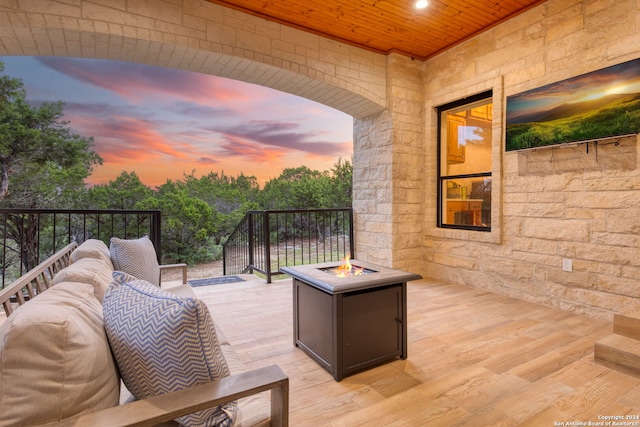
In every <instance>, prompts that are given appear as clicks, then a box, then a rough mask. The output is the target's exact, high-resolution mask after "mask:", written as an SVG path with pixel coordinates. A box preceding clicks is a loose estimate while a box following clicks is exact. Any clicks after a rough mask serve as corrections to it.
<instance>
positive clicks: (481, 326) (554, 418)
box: [194, 280, 640, 427]
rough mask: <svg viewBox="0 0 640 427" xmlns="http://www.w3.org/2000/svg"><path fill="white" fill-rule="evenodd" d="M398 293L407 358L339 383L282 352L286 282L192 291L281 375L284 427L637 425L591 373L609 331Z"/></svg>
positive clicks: (486, 304) (536, 312)
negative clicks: (615, 420) (403, 301)
mask: <svg viewBox="0 0 640 427" xmlns="http://www.w3.org/2000/svg"><path fill="white" fill-rule="evenodd" d="M408 288H409V289H408V310H409V358H408V359H407V360H397V361H394V362H391V363H389V364H386V365H383V366H380V367H377V368H374V369H371V370H369V371H366V372H363V373H360V374H357V375H354V376H351V377H347V378H345V379H344V380H342V381H341V382H335V381H334V380H333V378H332V377H331V375H330V374H328V373H327V372H326V371H324V370H323V369H322V368H320V367H319V366H318V365H316V364H315V362H313V361H312V360H311V359H310V358H309V357H308V356H306V355H305V354H304V353H303V352H302V351H301V350H299V349H297V348H296V347H294V346H293V338H292V324H291V322H292V308H291V305H292V295H291V282H290V280H283V281H277V282H274V283H272V284H265V283H264V282H263V281H260V280H258V281H248V282H244V283H235V284H226V285H216V286H208V287H203V288H194V289H195V292H196V293H197V294H198V296H199V297H200V298H202V299H204V300H205V301H206V302H207V303H208V305H209V307H210V308H211V310H212V314H213V317H214V318H215V319H216V322H218V324H219V326H220V328H221V329H222V330H223V331H224V332H225V334H226V335H227V336H228V338H229V339H230V341H231V343H232V344H233V345H234V347H235V349H236V350H237V352H238V354H239V356H240V357H241V359H243V361H244V362H245V364H246V365H247V366H248V367H249V368H251V367H260V366H266V365H270V364H274V363H275V364H278V365H280V367H281V368H282V369H283V370H284V371H285V372H286V373H287V375H289V378H290V386H291V393H290V407H291V410H290V425H291V426H295V427H299V426H314V427H317V426H334V427H351V426H519V425H531V426H536V427H539V426H554V425H561V424H555V423H567V422H576V421H582V422H585V423H588V422H589V421H591V422H598V421H602V420H601V419H599V417H602V416H611V415H630V416H634V415H640V379H637V378H634V377H631V376H627V375H624V374H621V373H618V372H616V371H613V370H610V369H607V368H604V367H601V366H599V365H596V364H594V363H593V346H594V342H595V341H597V340H598V339H600V338H601V337H603V336H605V335H608V334H609V333H611V324H610V322H605V321H601V320H594V319H590V318H586V317H582V316H577V315H573V314H570V313H567V312H563V311H560V310H555V309H551V308H547V307H543V306H538V305H535V304H530V303H526V302H523V301H519V300H515V299H512V298H508V297H505V296H500V295H495V294H491V293H488V292H485V291H480V290H474V289H470V288H467V287H464V286H458V285H452V284H446V283H441V282H434V281H429V280H421V281H416V282H410V283H409V285H408ZM622 421H624V420H622ZM635 421H636V422H637V421H640V420H635ZM565 425H566V424H565ZM585 425H586V424H585ZM636 425H637V424H636Z"/></svg>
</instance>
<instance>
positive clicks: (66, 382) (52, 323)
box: [0, 282, 120, 426]
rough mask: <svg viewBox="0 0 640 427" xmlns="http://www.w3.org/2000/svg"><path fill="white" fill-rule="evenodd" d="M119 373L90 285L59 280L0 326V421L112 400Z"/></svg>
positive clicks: (38, 419) (37, 418)
mask: <svg viewBox="0 0 640 427" xmlns="http://www.w3.org/2000/svg"><path fill="white" fill-rule="evenodd" d="M119 395H120V378H119V376H118V372H117V370H116V366H115V363H114V361H113V356H112V354H111V351H110V349H109V343H108V341H107V337H106V335H105V332H104V323H103V319H102V306H101V304H100V303H99V302H98V300H97V299H96V298H95V296H94V295H93V287H92V286H91V285H89V284H83V283H69V282H64V283H59V284H57V285H56V286H54V287H52V288H51V289H49V290H47V291H46V292H44V293H42V294H41V295H39V296H38V297H37V298H35V299H33V300H31V301H29V302H28V303H26V304H24V305H22V306H20V307H19V308H18V309H17V310H16V311H15V312H14V313H13V314H12V315H11V316H9V317H8V318H7V320H6V321H5V322H4V323H3V324H2V326H0V426H16V425H37V424H42V423H46V422H50V421H56V420H60V419H62V418H68V417H72V416H74V415H78V414H82V413H86V412H92V411H96V410H99V409H104V408H109V407H112V406H116V405H118V400H119Z"/></svg>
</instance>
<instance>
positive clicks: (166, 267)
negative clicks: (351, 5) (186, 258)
mask: <svg viewBox="0 0 640 427" xmlns="http://www.w3.org/2000/svg"><path fill="white" fill-rule="evenodd" d="M175 268H180V269H182V284H183V285H186V284H187V264H184V263H181V264H160V281H162V272H163V271H164V270H172V269H175Z"/></svg>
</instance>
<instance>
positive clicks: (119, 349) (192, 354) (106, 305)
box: [103, 271, 237, 427]
mask: <svg viewBox="0 0 640 427" xmlns="http://www.w3.org/2000/svg"><path fill="white" fill-rule="evenodd" d="M113 277H114V281H113V283H112V284H111V285H110V286H109V289H108V290H107V293H106V295H105V297H104V301H103V310H104V321H105V330H106V332H107V336H108V338H109V342H110V343H111V349H112V351H113V355H114V356H115V358H116V361H117V364H118V367H119V369H120V373H121V375H122V381H123V382H124V384H125V386H126V387H127V389H129V391H130V392H131V393H132V394H133V395H134V396H135V397H136V398H137V399H143V398H146V397H148V396H157V395H159V394H164V393H168V392H170V391H175V390H181V389H183V388H186V387H190V386H193V385H197V384H202V383H206V382H209V381H213V380H216V379H218V378H221V377H224V376H228V375H229V368H228V366H227V362H226V360H225V358H224V355H223V354H222V351H221V349H220V345H219V343H218V337H217V335H216V330H215V326H214V324H213V320H212V319H211V315H210V313H209V309H208V308H207V306H206V305H205V304H204V303H203V302H202V301H200V300H198V299H195V298H183V297H179V296H176V295H173V294H170V293H168V292H166V291H163V290H162V289H160V288H159V287H157V286H155V285H152V284H150V283H148V282H145V281H143V280H139V279H136V278H134V277H131V276H130V275H127V274H125V273H122V272H117V271H116V272H114V273H113ZM236 413H237V404H236V402H232V403H229V404H224V405H221V406H219V407H217V408H212V409H207V410H203V411H200V412H197V413H195V414H190V415H186V416H184V417H180V418H178V419H177V420H176V421H178V422H179V423H180V424H182V425H185V426H213V425H215V426H221V427H225V426H231V425H233V422H234V419H235V416H236Z"/></svg>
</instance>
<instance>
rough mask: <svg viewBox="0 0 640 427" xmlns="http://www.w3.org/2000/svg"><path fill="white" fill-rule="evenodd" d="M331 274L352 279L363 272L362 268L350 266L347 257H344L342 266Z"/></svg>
mask: <svg viewBox="0 0 640 427" xmlns="http://www.w3.org/2000/svg"><path fill="white" fill-rule="evenodd" d="M333 272H334V274H335V275H336V277H352V276H359V275H361V274H362V273H363V272H364V268H362V267H356V266H353V265H351V263H350V262H349V256H346V257H345V258H344V264H342V265H340V266H338V267H336V268H335V269H334V270H333Z"/></svg>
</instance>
